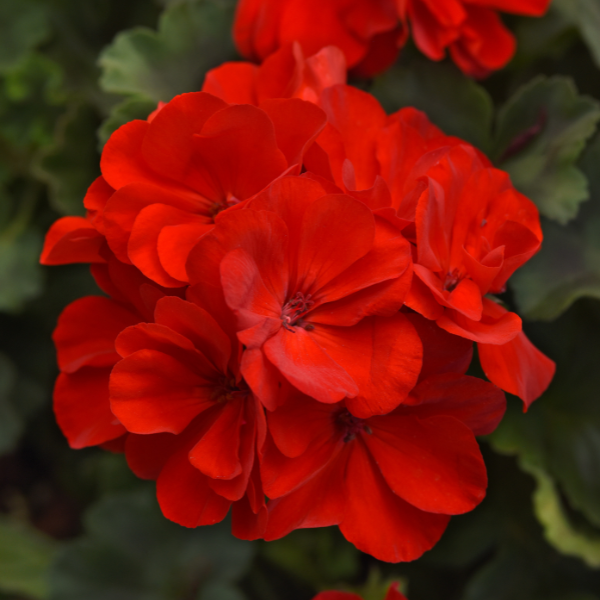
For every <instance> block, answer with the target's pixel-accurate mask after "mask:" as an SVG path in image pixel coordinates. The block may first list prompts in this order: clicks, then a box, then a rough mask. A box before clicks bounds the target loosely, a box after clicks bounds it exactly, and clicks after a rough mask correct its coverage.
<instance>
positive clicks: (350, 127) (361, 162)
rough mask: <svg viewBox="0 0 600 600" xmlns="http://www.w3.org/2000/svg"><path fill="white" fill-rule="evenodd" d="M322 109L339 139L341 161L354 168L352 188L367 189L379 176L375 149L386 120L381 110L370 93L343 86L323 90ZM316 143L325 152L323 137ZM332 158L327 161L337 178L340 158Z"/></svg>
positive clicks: (339, 171) (325, 145) (340, 168)
mask: <svg viewBox="0 0 600 600" xmlns="http://www.w3.org/2000/svg"><path fill="white" fill-rule="evenodd" d="M322 106H323V110H325V112H326V113H327V116H328V118H329V122H330V123H331V125H333V127H335V129H336V130H337V131H338V132H339V133H340V134H341V136H342V143H343V147H344V156H343V159H348V160H349V161H350V162H351V163H352V165H353V166H354V170H355V174H356V189H358V190H366V189H369V188H370V187H372V186H373V184H374V183H375V178H376V177H377V175H378V174H379V163H378V161H377V152H376V148H377V139H378V137H379V135H380V133H381V129H382V128H383V127H384V125H385V124H386V121H387V115H386V114H385V111H384V110H383V108H382V107H381V105H380V104H379V102H378V101H377V100H376V99H375V98H374V97H373V96H372V95H371V94H368V93H367V92H363V91H361V90H358V89H356V88H353V87H351V86H347V85H336V86H334V87H331V88H328V89H326V90H325V91H324V92H323V96H322ZM319 144H320V145H321V147H322V148H323V149H324V150H326V151H328V150H329V148H328V147H327V146H328V144H327V143H326V140H325V138H323V139H322V140H321V139H320V140H319ZM331 149H332V150H333V148H331ZM328 153H329V152H328ZM336 154H337V152H336ZM334 156H335V155H333V154H331V155H330V161H331V163H332V168H333V171H334V175H335V176H336V178H337V176H338V175H337V173H341V170H342V164H343V159H342V162H340V159H341V158H342V157H338V158H334ZM332 159H333V160H332Z"/></svg>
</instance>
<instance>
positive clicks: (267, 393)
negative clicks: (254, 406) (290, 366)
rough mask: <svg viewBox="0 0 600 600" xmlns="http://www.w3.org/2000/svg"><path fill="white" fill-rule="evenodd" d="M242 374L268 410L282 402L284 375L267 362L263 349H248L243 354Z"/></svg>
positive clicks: (273, 408)
mask: <svg viewBox="0 0 600 600" xmlns="http://www.w3.org/2000/svg"><path fill="white" fill-rule="evenodd" d="M240 372H241V374H242V376H243V377H244V380H245V381H246V383H247V384H248V387H249V388H250V389H251V390H252V393H253V394H254V395H255V396H256V397H257V398H258V399H259V400H260V402H261V403H262V404H263V406H264V407H265V408H267V409H268V410H275V409H276V408H277V407H278V406H279V405H280V404H281V402H282V400H283V397H282V395H281V389H282V384H283V383H284V377H283V375H282V374H281V373H280V372H279V371H278V370H277V369H276V368H275V367H274V366H273V365H272V364H271V363H270V362H269V361H268V360H267V358H266V357H265V355H264V353H263V351H262V349H258V348H255V349H252V348H251V349H246V350H244V353H243V354H242V362H241V365H240Z"/></svg>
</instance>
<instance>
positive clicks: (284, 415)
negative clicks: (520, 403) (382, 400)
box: [262, 373, 505, 562]
mask: <svg viewBox="0 0 600 600" xmlns="http://www.w3.org/2000/svg"><path fill="white" fill-rule="evenodd" d="M504 402H505V401H504V394H503V393H502V392H501V391H500V390H499V389H498V388H497V387H496V386H494V385H493V384H490V383H486V382H484V381H481V380H478V379H475V378H472V377H467V376H464V375H460V374H456V373H444V374H439V375H432V376H430V377H428V378H426V379H424V380H423V381H422V382H421V383H420V384H419V385H417V386H416V387H415V389H414V391H413V392H411V394H410V395H409V397H408V399H407V400H406V401H405V402H404V403H403V404H401V405H400V406H399V407H398V408H396V409H395V410H394V411H392V412H391V413H390V414H387V415H383V416H373V417H370V418H367V419H360V418H357V417H355V416H354V415H352V414H351V413H350V411H349V410H348V408H347V406H346V405H345V404H344V403H338V404H329V405H328V404H323V403H318V402H315V401H314V400H311V399H308V398H305V399H302V398H300V397H295V398H292V399H290V400H288V401H287V402H286V403H285V404H284V405H283V406H282V407H281V408H278V409H277V410H276V411H274V412H273V413H270V414H269V434H270V438H269V440H268V442H267V446H266V450H265V457H264V460H263V462H262V474H263V483H264V486H265V493H266V494H267V496H269V497H270V498H272V499H274V498H275V499H276V500H271V502H270V503H269V522H268V526H267V531H266V534H265V539H277V538H279V537H282V536H284V535H286V534H288V533H289V532H290V531H292V530H293V529H297V528H305V527H322V526H326V525H339V528H340V530H341V532H342V533H343V534H344V536H345V537H346V538H347V539H348V540H349V541H351V542H352V543H353V544H354V545H355V546H356V547H357V548H359V549H360V550H362V551H364V552H367V553H368V554H371V555H373V556H375V557H376V558H378V559H380V560H385V561H389V562H398V561H410V560H414V559H416V558H418V557H419V556H421V554H423V552H425V551H426V550H428V549H430V548H431V547H432V546H433V545H434V544H435V543H436V542H437V540H438V539H439V537H440V536H441V534H442V533H443V531H444V529H445V528H446V525H447V523H448V520H449V515H453V514H461V513H464V512H467V511H469V510H472V509H473V508H474V507H475V506H476V505H477V504H478V503H479V502H480V501H481V500H482V499H483V497H484V495H485V489H486V485H487V479H486V473H485V465H484V463H483V459H482V458H481V454H480V452H479V447H478V445H477V442H476V440H475V435H480V434H485V433H490V432H491V431H492V430H493V429H494V428H495V426H496V425H497V424H498V422H499V421H500V419H501V418H502V415H503V412H504Z"/></svg>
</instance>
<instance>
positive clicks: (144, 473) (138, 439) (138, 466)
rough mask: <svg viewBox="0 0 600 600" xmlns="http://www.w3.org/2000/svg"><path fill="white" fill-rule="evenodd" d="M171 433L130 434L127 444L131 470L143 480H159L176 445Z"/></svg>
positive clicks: (174, 437) (126, 450)
mask: <svg viewBox="0 0 600 600" xmlns="http://www.w3.org/2000/svg"><path fill="white" fill-rule="evenodd" d="M176 440H177V438H176V436H174V435H172V434H171V433H156V434H154V435H137V434H135V433H130V434H129V435H128V436H127V441H126V443H125V456H126V457H127V464H128V465H129V468H130V469H131V470H132V471H133V472H134V473H135V474H136V475H137V477H140V478H141V479H152V480H156V479H158V476H159V475H160V472H161V471H162V469H163V467H164V466H165V464H166V463H167V461H168V460H169V457H170V456H171V454H172V452H173V449H174V447H175V443H176Z"/></svg>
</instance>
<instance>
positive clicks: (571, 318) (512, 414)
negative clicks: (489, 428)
mask: <svg viewBox="0 0 600 600" xmlns="http://www.w3.org/2000/svg"><path fill="white" fill-rule="evenodd" d="M530 332H533V333H534V334H535V337H534V341H536V342H537V345H538V346H540V347H541V349H542V350H544V351H546V352H547V353H548V354H549V355H550V356H551V357H552V358H554V359H555V360H556V363H557V372H556V376H555V378H554V381H553V382H552V384H551V386H550V388H549V389H548V391H547V392H546V393H545V394H544V395H543V396H542V397H541V398H540V399H539V400H537V401H536V402H535V403H534V404H533V405H532V406H531V408H530V409H529V411H528V413H527V414H523V413H522V412H521V410H520V407H519V406H518V403H517V402H516V401H511V402H510V403H509V407H508V410H507V413H506V416H505V418H504V420H503V421H502V423H501V424H500V426H499V427H498V429H497V430H496V431H495V432H494V433H493V434H492V436H491V437H490V440H491V442H492V443H493V445H494V447H495V448H496V449H497V450H498V451H500V452H504V453H507V454H512V455H516V456H518V457H519V460H520V462H521V464H522V465H524V466H525V467H527V468H529V469H531V468H537V469H541V470H542V471H543V472H544V473H545V474H546V475H547V476H548V477H550V478H551V479H552V482H553V485H555V486H556V487H557V489H559V490H560V492H561V494H563V495H564V498H565V499H566V502H567V503H568V506H569V507H571V508H572V509H574V510H575V511H578V512H579V513H581V515H582V516H583V517H585V519H587V520H588V521H589V523H590V524H591V525H593V526H595V527H600V403H599V402H598V389H599V387H600V373H599V371H598V364H600V346H598V343H597V339H598V336H599V335H600V306H598V304H597V303H593V302H586V303H579V304H578V305H577V306H575V307H573V308H572V309H571V310H570V311H569V312H568V313H566V314H565V315H563V316H562V317H561V318H560V319H559V320H557V321H556V322H555V323H553V324H552V326H548V325H546V326H544V325H542V324H540V325H539V326H537V327H535V328H533V329H532V328H530Z"/></svg>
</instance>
